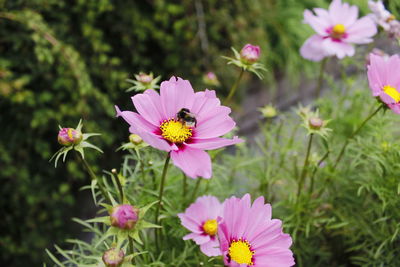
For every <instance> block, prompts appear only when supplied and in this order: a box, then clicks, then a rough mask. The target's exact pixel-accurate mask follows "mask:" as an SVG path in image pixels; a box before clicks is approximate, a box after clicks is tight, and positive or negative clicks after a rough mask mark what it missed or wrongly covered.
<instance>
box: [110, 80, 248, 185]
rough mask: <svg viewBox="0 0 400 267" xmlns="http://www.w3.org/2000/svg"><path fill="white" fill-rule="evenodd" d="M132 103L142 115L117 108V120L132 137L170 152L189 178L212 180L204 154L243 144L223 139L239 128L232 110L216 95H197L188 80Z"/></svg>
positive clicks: (149, 92)
mask: <svg viewBox="0 0 400 267" xmlns="http://www.w3.org/2000/svg"><path fill="white" fill-rule="evenodd" d="M132 102H133V104H134V106H135V108H136V110H137V112H138V113H136V112H131V111H120V110H119V108H118V107H117V106H116V110H117V116H122V117H123V118H124V119H125V121H126V122H128V123H129V124H130V128H129V131H130V132H131V133H135V134H138V135H139V136H140V137H142V139H143V140H144V141H145V142H146V143H148V144H149V145H151V146H153V147H155V148H157V149H160V150H164V151H168V152H170V153H171V158H172V160H173V163H174V164H175V166H177V167H178V168H180V169H181V170H182V171H183V172H184V173H185V174H186V175H188V176H189V177H192V178H196V177H199V176H200V177H203V178H207V179H208V178H211V175H212V170H211V159H210V156H209V155H208V153H206V152H205V151H204V150H210V149H217V148H221V147H224V146H228V145H233V144H237V143H240V142H242V140H241V139H239V138H238V137H236V136H235V137H234V138H233V139H226V138H219V136H221V135H224V134H226V133H228V132H229V131H231V130H232V129H233V127H235V122H234V121H233V120H232V118H231V117H230V116H229V113H230V112H231V109H230V108H228V107H225V106H221V102H220V101H219V99H218V98H217V97H216V95H215V91H210V90H205V91H202V92H196V93H195V92H194V91H193V88H192V86H191V84H190V82H189V81H187V80H182V79H181V78H175V77H172V78H171V79H170V80H169V81H164V82H162V83H161V88H160V94H158V93H157V92H156V91H154V90H151V89H149V90H146V91H145V92H144V93H143V94H137V95H135V96H133V97H132ZM178 113H180V114H179V115H178ZM181 113H183V114H181Z"/></svg>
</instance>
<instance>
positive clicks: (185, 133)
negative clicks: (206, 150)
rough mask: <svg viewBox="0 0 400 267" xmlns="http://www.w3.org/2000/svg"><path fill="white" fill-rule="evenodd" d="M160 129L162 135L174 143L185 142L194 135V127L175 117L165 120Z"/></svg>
mask: <svg viewBox="0 0 400 267" xmlns="http://www.w3.org/2000/svg"><path fill="white" fill-rule="evenodd" d="M160 130H161V135H162V137H164V138H165V139H166V140H168V141H170V142H172V143H183V142H185V141H186V140H187V139H189V138H190V137H191V136H192V129H190V128H189V127H186V125H184V124H182V123H181V122H180V121H177V120H175V119H169V120H164V122H163V123H162V124H161V125H160Z"/></svg>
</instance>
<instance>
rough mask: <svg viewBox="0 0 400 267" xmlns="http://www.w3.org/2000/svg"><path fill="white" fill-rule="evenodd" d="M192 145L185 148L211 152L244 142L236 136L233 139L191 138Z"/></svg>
mask: <svg viewBox="0 0 400 267" xmlns="http://www.w3.org/2000/svg"><path fill="white" fill-rule="evenodd" d="M191 141H192V143H190V144H187V146H189V147H191V148H197V149H201V150H211V149H218V148H221V147H225V146H230V145H234V144H239V143H242V142H244V140H242V139H239V138H238V137H237V136H235V137H233V139H226V138H219V137H217V138H209V139H195V138H193V139H192V140H191Z"/></svg>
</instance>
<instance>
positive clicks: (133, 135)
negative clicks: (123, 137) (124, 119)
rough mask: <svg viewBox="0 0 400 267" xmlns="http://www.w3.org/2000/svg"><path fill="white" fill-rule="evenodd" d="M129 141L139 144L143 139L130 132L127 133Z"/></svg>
mask: <svg viewBox="0 0 400 267" xmlns="http://www.w3.org/2000/svg"><path fill="white" fill-rule="evenodd" d="M129 142H131V143H132V144H134V145H139V144H141V143H142V142H143V139H142V138H141V137H140V136H139V135H137V134H131V135H129Z"/></svg>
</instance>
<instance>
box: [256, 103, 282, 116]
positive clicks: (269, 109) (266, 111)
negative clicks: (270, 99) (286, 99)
mask: <svg viewBox="0 0 400 267" xmlns="http://www.w3.org/2000/svg"><path fill="white" fill-rule="evenodd" d="M258 110H259V111H260V112H261V114H262V116H263V117H264V118H266V119H272V118H274V117H276V116H277V115H278V111H277V109H276V108H275V107H274V106H273V105H271V104H269V105H265V106H264V107H262V108H259V109H258Z"/></svg>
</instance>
